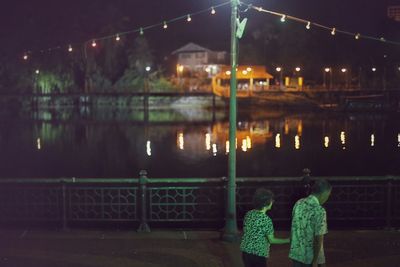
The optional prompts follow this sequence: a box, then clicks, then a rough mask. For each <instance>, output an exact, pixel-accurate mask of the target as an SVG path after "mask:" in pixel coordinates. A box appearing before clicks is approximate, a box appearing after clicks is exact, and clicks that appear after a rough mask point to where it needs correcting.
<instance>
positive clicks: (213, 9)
mask: <svg viewBox="0 0 400 267" xmlns="http://www.w3.org/2000/svg"><path fill="white" fill-rule="evenodd" d="M215 13H217V12H216V11H215V8H214V7H213V6H212V7H211V15H215Z"/></svg>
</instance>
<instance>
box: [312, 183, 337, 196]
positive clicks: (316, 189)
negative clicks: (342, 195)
mask: <svg viewBox="0 0 400 267" xmlns="http://www.w3.org/2000/svg"><path fill="white" fill-rule="evenodd" d="M331 189H332V185H331V184H330V183H329V182H328V180H326V179H319V180H316V181H315V182H314V184H313V186H312V188H311V194H314V195H320V194H322V193H323V192H326V191H328V190H331Z"/></svg>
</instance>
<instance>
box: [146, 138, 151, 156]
mask: <svg viewBox="0 0 400 267" xmlns="http://www.w3.org/2000/svg"><path fill="white" fill-rule="evenodd" d="M146 153H147V156H149V157H150V156H151V142H150V141H147V143H146Z"/></svg>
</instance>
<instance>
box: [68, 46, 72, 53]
mask: <svg viewBox="0 0 400 267" xmlns="http://www.w3.org/2000/svg"><path fill="white" fill-rule="evenodd" d="M72 50H73V49H72V45H69V46H68V52H70V53H71V52H72Z"/></svg>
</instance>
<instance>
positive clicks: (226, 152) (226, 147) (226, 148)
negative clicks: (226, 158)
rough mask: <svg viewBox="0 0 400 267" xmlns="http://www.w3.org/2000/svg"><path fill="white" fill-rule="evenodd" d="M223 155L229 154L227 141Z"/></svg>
mask: <svg viewBox="0 0 400 267" xmlns="http://www.w3.org/2000/svg"><path fill="white" fill-rule="evenodd" d="M225 154H229V141H226V142H225Z"/></svg>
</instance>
